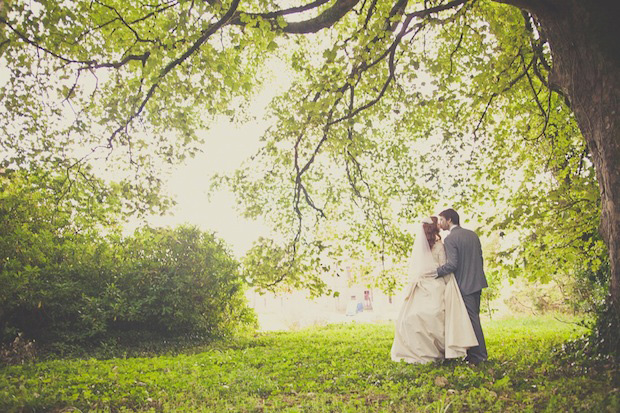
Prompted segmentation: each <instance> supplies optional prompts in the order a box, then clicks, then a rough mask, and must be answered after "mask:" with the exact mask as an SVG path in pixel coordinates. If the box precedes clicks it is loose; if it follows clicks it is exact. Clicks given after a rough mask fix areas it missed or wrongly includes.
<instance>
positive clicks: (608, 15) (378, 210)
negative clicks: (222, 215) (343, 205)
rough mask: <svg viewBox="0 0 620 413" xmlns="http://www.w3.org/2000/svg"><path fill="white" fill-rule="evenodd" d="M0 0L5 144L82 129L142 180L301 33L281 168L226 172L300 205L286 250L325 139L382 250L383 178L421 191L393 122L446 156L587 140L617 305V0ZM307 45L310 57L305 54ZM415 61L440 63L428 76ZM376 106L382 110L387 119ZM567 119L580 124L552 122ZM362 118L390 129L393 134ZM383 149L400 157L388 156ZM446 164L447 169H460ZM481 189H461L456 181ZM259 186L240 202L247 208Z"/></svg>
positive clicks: (278, 144)
mask: <svg viewBox="0 0 620 413" xmlns="http://www.w3.org/2000/svg"><path fill="white" fill-rule="evenodd" d="M7 4H8V7H2V9H1V11H0V16H1V17H0V24H1V25H2V26H0V27H2V32H1V33H2V34H1V35H2V36H3V37H2V39H0V53H2V56H3V59H4V60H5V61H6V62H7V67H8V68H9V70H10V71H11V76H10V77H9V81H8V83H7V84H6V85H5V86H4V87H3V90H2V96H3V100H2V101H3V103H2V106H3V109H2V111H3V115H4V116H5V119H9V120H10V123H7V125H5V126H4V129H3V130H4V132H3V134H4V139H3V147H4V148H5V150H10V151H13V153H14V154H16V156H15V157H13V160H12V162H16V161H17V160H21V161H23V162H27V161H29V160H30V159H31V158H32V157H37V158H42V157H43V156H42V154H44V153H58V147H59V145H66V144H67V143H74V142H76V141H77V142H80V143H81V144H82V145H84V146H87V145H90V146H91V147H92V148H93V151H92V152H89V153H88V154H87V156H88V157H91V158H92V157H94V156H96V155H95V154H97V153H101V152H102V151H103V152H104V153H105V154H106V156H107V155H108V154H109V153H111V152H110V151H112V150H113V149H114V150H115V151H118V148H119V147H120V148H124V149H125V151H124V153H125V155H126V157H127V158H126V159H128V161H129V162H128V164H130V165H133V166H135V167H136V168H137V169H139V168H140V167H142V168H143V169H146V174H145V175H146V176H147V177H149V178H150V179H147V180H146V182H154V181H156V179H154V176H155V175H156V173H155V172H156V170H155V168H154V166H153V163H151V161H150V160H151V159H153V158H152V156H151V155H153V154H154V155H156V156H159V157H160V158H161V159H165V160H169V161H170V162H174V161H175V160H176V159H178V157H181V158H182V157H183V156H186V155H187V154H188V152H189V154H191V152H192V151H193V150H194V149H192V148H194V146H193V145H192V142H194V141H195V139H196V133H195V132H196V130H197V129H198V128H200V127H205V126H208V123H209V121H210V120H211V119H213V116H215V115H216V114H227V115H229V116H231V117H234V114H235V113H236V112H237V111H235V108H236V107H237V106H238V105H239V104H240V100H239V99H238V98H239V97H241V98H242V99H241V101H243V99H248V98H250V97H251V93H252V91H253V90H254V87H255V86H256V85H257V84H259V83H260V80H261V79H260V77H259V76H257V74H258V73H259V72H258V69H259V68H260V66H261V64H262V63H263V62H264V60H265V58H266V56H268V55H270V54H275V53H279V51H280V50H281V47H280V45H284V44H285V42H288V43H287V44H297V45H299V47H300V48H299V49H297V50H298V51H296V52H293V53H292V54H291V56H290V59H291V65H292V67H293V69H294V70H295V71H296V73H297V74H298V76H299V79H301V80H298V81H296V82H295V83H294V85H293V86H292V88H291V90H290V91H289V92H288V93H287V95H286V96H285V97H283V98H282V99H280V100H277V101H275V102H274V104H273V105H272V108H273V114H274V115H275V116H276V118H277V119H278V128H277V130H272V131H271V132H270V133H269V134H268V136H267V137H266V140H267V144H266V146H265V148H264V149H263V152H264V153H268V155H269V156H273V157H274V159H277V160H278V161H277V163H276V166H275V167H274V175H273V176H274V177H275V176H278V173H280V175H281V177H288V180H287V181H282V180H276V179H272V180H271V181H267V182H265V183H262V184H259V183H256V182H249V181H247V180H245V181H244V179H242V178H244V176H243V175H242V174H240V175H239V176H238V177H237V178H239V179H237V180H236V183H235V185H236V186H237V187H239V188H245V189H252V186H253V185H254V186H256V185H265V186H266V187H270V188H271V189H274V190H275V191H279V192H280V193H283V192H286V193H287V194H289V196H288V199H289V200H290V201H289V202H288V203H287V202H286V201H282V203H280V204H279V205H278V208H288V210H289V211H292V213H291V214H290V215H289V216H288V219H289V220H290V219H294V220H296V222H297V225H296V229H295V230H294V231H293V237H292V238H293V241H294V242H293V244H292V245H293V252H292V253H295V248H296V245H298V243H299V241H300V239H301V236H302V235H301V234H302V231H301V230H302V221H301V218H302V216H303V215H304V213H306V214H307V212H308V211H310V212H314V213H316V214H318V216H322V215H324V214H325V212H326V208H327V205H329V204H330V202H333V201H335V200H337V199H338V198H337V197H331V198H330V196H331V195H333V192H332V193H331V195H330V193H329V191H327V192H325V193H323V195H325V194H327V196H323V197H319V195H318V194H319V192H318V191H317V190H316V188H317V185H316V184H317V182H319V181H320V180H321V179H324V178H326V175H327V174H328V173H329V172H328V168H321V165H319V163H320V160H321V159H320V156H323V159H326V158H327V159H332V160H335V161H336V163H337V164H339V165H340V166H341V173H342V174H343V175H344V176H346V178H347V179H348V182H349V183H350V185H349V188H348V190H349V191H350V192H351V193H352V194H353V198H354V199H355V200H356V202H358V203H359V205H360V207H361V210H362V211H363V213H364V216H365V217H366V218H367V220H368V222H370V225H369V227H368V231H367V232H366V241H367V242H369V243H370V244H373V245H377V246H378V249H379V250H381V251H385V250H387V249H389V248H390V245H392V246H393V247H394V248H395V249H402V246H403V243H402V242H401V241H402V239H404V238H402V237H401V238H400V241H399V237H396V238H394V237H391V236H389V233H390V231H388V230H387V229H390V228H389V227H390V223H389V222H390V216H388V215H389V214H388V212H387V211H388V208H387V205H388V204H389V201H388V198H389V197H386V196H384V195H385V194H386V193H387V194H388V195H389V194H394V193H395V192H396V191H399V190H402V188H403V187H409V188H410V190H411V192H412V193H413V194H415V195H416V196H415V197H410V198H409V199H408V200H406V201H407V202H416V203H415V208H418V209H423V208H422V207H421V206H420V205H421V203H423V202H425V201H423V199H428V197H432V193H429V191H428V188H427V187H425V186H424V185H414V184H412V181H411V179H409V180H407V177H406V174H407V173H408V172H412V173H413V172H414V171H415V170H416V168H418V169H419V164H418V165H417V166H416V165H415V164H413V163H411V162H407V161H406V160H403V158H405V157H406V155H407V154H408V153H409V152H408V150H409V149H408V147H407V142H406V141H407V136H403V135H407V134H410V135H411V136H410V138H411V139H414V138H415V137H416V136H421V135H426V134H435V135H439V134H440V135H441V136H443V142H448V143H449V144H448V145H446V146H447V148H448V149H447V150H448V153H446V156H447V158H448V159H449V160H451V161H454V162H455V163H458V161H459V156H461V155H462V153H463V152H462V151H459V150H457V149H458V148H459V147H461V146H463V147H467V148H469V153H470V155H471V157H470V159H477V160H479V161H480V162H481V163H482V164H484V163H485V159H487V158H485V156H482V155H476V153H482V154H484V155H489V157H490V159H494V160H497V159H501V157H499V156H498V154H501V153H504V154H505V153H506V151H508V150H510V149H514V148H516V147H518V142H519V141H520V142H523V143H524V146H527V147H529V148H531V147H532V145H533V144H532V142H530V141H527V140H526V139H529V140H531V141H534V143H540V144H541V145H544V143H543V141H546V142H547V143H550V144H551V146H553V144H554V142H555V140H556V138H558V139H560V138H561V139H563V140H564V141H569V143H567V144H566V145H564V147H566V148H571V150H572V148H576V147H578V146H579V145H580V142H583V140H584V139H585V142H586V144H587V148H583V149H584V150H583V151H581V152H578V153H577V154H576V155H574V156H573V155H572V154H571V153H572V152H571V153H566V154H564V155H566V156H565V158H567V159H568V161H570V159H579V160H580V161H581V164H583V165H584V167H583V168H580V171H579V174H584V173H585V172H584V171H585V170H587V169H588V167H589V166H590V165H589V163H590V162H591V165H592V166H593V168H594V170H595V171H596V178H597V180H598V185H599V195H600V209H601V225H600V233H601V236H602V238H603V240H604V242H605V244H606V246H607V249H608V254H609V262H610V267H611V277H610V291H611V296H612V300H613V302H614V303H615V305H616V311H618V309H619V308H620V245H619V243H620V219H619V218H620V200H619V199H618V197H619V196H620V195H619V194H620V188H619V186H620V171H619V170H618V168H617V167H616V162H617V161H616V160H617V159H619V158H618V155H620V154H619V151H620V145H619V144H618V134H619V128H620V126H619V121H618V117H617V116H616V113H617V111H618V101H619V99H618V93H619V90H620V70H618V68H619V59H620V57H619V56H620V53H619V51H618V46H617V42H615V39H617V38H618V31H619V29H618V26H617V25H616V24H615V21H614V16H616V15H617V12H618V8H619V6H618V3H617V2H616V1H613V0H589V1H579V0H546V1H535V0H496V1H491V0H486V1H485V0H452V1H447V0H424V1H421V0H420V1H407V0H396V1H391V2H390V1H382V0H369V1H363V2H361V1H359V0H334V1H328V0H316V1H314V2H310V3H307V4H304V5H300V6H295V7H290V8H281V7H279V6H278V5H277V4H275V3H273V2H270V1H262V0H259V1H246V2H243V3H242V2H240V0H230V1H218V0H211V1H210V0H208V1H206V2H196V1H189V0H179V1H174V0H162V1H159V2H154V3H149V4H144V3H142V2H138V1H136V2H119V1H111V0H97V1H92V2H91V1H77V2H74V4H73V5H72V7H71V8H68V7H65V6H63V5H62V4H60V5H58V4H56V2H48V1H41V2H39V3H34V4H35V5H36V6H37V7H32V6H30V4H33V3H31V2H20V1H12V2H10V3H5V6H6V5H7ZM319 32H325V33H326V35H325V36H322V37H320V36H318V35H317V34H315V33H319ZM313 42H314V43H313ZM317 45H319V49H320V55H319V56H320V58H321V60H320V62H316V61H311V60H310V59H309V58H308V57H309V55H308V53H307V52H308V51H311V50H312V49H316V46H317ZM423 74H433V75H434V76H435V77H436V78H437V79H438V80H437V81H436V82H435V83H434V84H432V85H430V86H429V85H423V84H422V82H421V76H422V75H423ZM86 76H90V77H91V78H92V82H91V84H89V83H88V82H84V81H83V78H84V77H86ZM43 92H45V93H46V97H50V96H51V97H58V99H57V100H56V101H53V100H52V101H53V102H55V103H50V102H47V103H46V104H45V105H42V100H41V99H37V96H38V95H39V94H40V93H43ZM33 95H34V96H33ZM52 95H53V96H52ZM69 104H70V105H71V107H75V108H78V109H77V110H76V111H75V114H74V115H73V114H72V115H71V119H72V123H71V124H70V125H69V126H67V125H66V124H63V123H62V122H60V121H59V119H61V118H63V116H62V115H63V110H65V112H66V108H67V107H68V105H69ZM63 108H64V109H63ZM204 112H206V117H205V115H204ZM396 112H398V113H396ZM571 112H572V113H574V119H573V118H572V116H573V115H572V114H571ZM414 115H415V116H416V117H415V118H414V117H412V116H414ZM421 116H423V117H421ZM375 120H378V121H381V122H387V124H391V125H393V129H392V130H393V131H394V132H395V133H390V132H386V130H387V129H386V128H385V127H384V128H380V127H378V126H377V125H376V124H373V121H375ZM575 122H576V124H577V125H578V127H579V130H574V131H572V132H570V135H566V134H561V133H560V132H563V133H565V132H567V131H569V130H570V129H571V127H570V125H571V124H574V123H575ZM8 125H10V126H8ZM459 125H460V126H459ZM463 125H466V126H463ZM526 126H527V127H526ZM93 131H96V133H92V132H93ZM579 131H580V132H581V133H579ZM373 134H376V136H381V137H389V138H390V139H388V140H387V142H390V145H386V144H382V143H381V141H380V140H379V139H375V137H376V136H375V135H373ZM492 134H497V136H494V135H492ZM510 135H512V137H513V138H514V137H515V136H516V137H519V139H520V140H518V139H517V140H515V139H509V138H510ZM84 136H87V137H88V138H85V137H84ZM147 136H152V137H153V138H152V139H147V138H146V137H147ZM33 137H36V139H35V140H32V138H33ZM60 138H62V139H60ZM173 138H176V140H174V139H173ZM440 141H441V140H440ZM172 142H177V143H178V142H180V145H179V144H174V143H172ZM481 142H485V143H491V145H492V149H493V150H489V149H488V148H486V147H484V146H483V145H481ZM183 148H185V150H183ZM393 148H396V149H393ZM380 149H381V150H384V151H386V152H383V155H382V156H379V155H378V154H380V151H379V150H380ZM115 153H116V152H115ZM368 153H372V156H374V157H372V156H366V155H367V154H368ZM521 153H522V152H521ZM386 154H387V155H388V156H385V155H386ZM556 155H558V156H560V157H561V156H562V154H556ZM20 156H21V157H20ZM391 159H395V160H396V161H395V162H398V161H403V162H400V163H399V166H402V165H408V167H410V168H411V170H410V171H409V170H407V169H406V168H401V169H399V170H394V169H393V167H394V164H390V162H392V161H391ZM514 159H515V158H513V160H514ZM555 159H556V160H557V159H558V158H557V157H556V158H555ZM46 160H50V159H47V158H46ZM52 160H53V159H52ZM420 160H423V159H422V158H420ZM364 162H366V164H364ZM365 165H371V166H372V167H373V168H374V166H375V165H377V166H380V167H381V168H383V169H382V171H383V172H385V174H384V175H383V176H391V177H392V178H393V179H394V182H396V183H397V184H394V185H392V183H391V182H389V181H385V180H383V181H379V182H377V181H373V179H372V177H371V176H370V175H372V174H368V173H367V172H366V171H365V169H364V166H365ZM465 166H466V165H465ZM486 166H489V167H488V168H487V167H486ZM429 168H431V167H429ZM367 169H368V168H367ZM371 169H372V168H371ZM478 169H483V168H478ZM499 169H501V168H497V167H494V166H493V165H485V168H484V170H485V171H487V172H485V173H481V172H480V171H473V172H474V174H477V175H478V177H486V178H493V180H494V181H501V178H502V175H501V172H498V170H499ZM560 169H562V168H557V170H560ZM557 170H556V172H557ZM290 171H292V173H290ZM418 172H421V173H422V174H425V173H429V172H431V175H432V171H429V170H424V168H422V171H420V170H418ZM542 172H543V171H542V170H541V171H540V173H542ZM452 178H454V179H456V180H457V181H456V183H457V184H458V182H459V181H458V180H459V179H462V178H460V177H458V176H455V177H452ZM407 185H408V186H407ZM291 188H292V189H291ZM470 188H471V187H470ZM254 189H255V188H254ZM313 190H314V191H315V192H314V193H313ZM155 192H156V191H155ZM480 194H483V195H484V191H481V190H475V189H471V191H470V193H469V194H465V195H467V197H466V198H467V199H472V198H474V197H475V196H476V195H480ZM416 200H417V201H416ZM246 201H247V200H242V202H246ZM319 201H321V202H319ZM259 202H260V200H259V199H255V202H254V204H253V205H250V204H248V206H249V207H250V212H251V211H252V208H254V210H256V208H257V205H259ZM263 206H266V207H269V205H266V204H263ZM413 211H414V209H409V210H407V211H405V212H402V213H401V215H405V216H406V215H409V216H411V215H412V214H413ZM339 213H342V214H344V211H343V210H341V211H340V212H339ZM392 229H393V228H392ZM373 234H374V235H373Z"/></svg>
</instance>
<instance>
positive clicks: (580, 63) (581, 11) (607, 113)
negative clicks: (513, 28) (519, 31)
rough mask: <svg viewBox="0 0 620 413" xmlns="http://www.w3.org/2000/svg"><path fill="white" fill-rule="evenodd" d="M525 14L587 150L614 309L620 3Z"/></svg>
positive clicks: (619, 288)
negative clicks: (544, 45)
mask: <svg viewBox="0 0 620 413" xmlns="http://www.w3.org/2000/svg"><path fill="white" fill-rule="evenodd" d="M532 3H534V4H533V6H532V8H531V9H530V12H532V13H533V14H534V16H535V17H536V18H537V19H538V21H539V23H540V25H541V27H542V29H543V30H544V33H543V35H544V36H546V37H547V40H548V41H549V45H550V48H551V54H552V58H553V69H552V73H551V76H550V79H549V81H550V83H553V84H555V85H556V86H558V87H559V88H560V89H561V90H562V91H564V93H565V94H566V96H568V98H569V100H570V104H571V107H572V109H573V110H574V112H575V117H576V119H577V122H578V124H579V127H580V129H581V132H582V133H583V136H584V137H585V139H586V141H587V144H588V147H589V149H590V151H591V153H592V159H593V162H594V166H595V168H596V174H597V178H598V182H599V187H600V192H601V209H602V213H601V223H600V232H601V235H602V237H603V239H604V240H605V243H606V244H607V247H608V249H609V259H610V263H611V282H610V292H611V298H612V303H613V305H614V307H615V311H616V312H617V313H618V312H620V167H619V164H620V48H619V45H620V42H619V40H618V39H620V24H619V22H618V20H617V19H618V17H619V16H620V1H618V0H547V1H536V2H532Z"/></svg>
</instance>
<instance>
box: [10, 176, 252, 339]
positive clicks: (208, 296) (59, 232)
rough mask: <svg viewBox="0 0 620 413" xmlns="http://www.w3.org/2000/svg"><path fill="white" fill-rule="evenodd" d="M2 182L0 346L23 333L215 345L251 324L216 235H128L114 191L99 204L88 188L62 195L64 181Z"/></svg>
mask: <svg viewBox="0 0 620 413" xmlns="http://www.w3.org/2000/svg"><path fill="white" fill-rule="evenodd" d="M0 178H1V179H2V182H1V183H2V186H1V187H0V197H1V200H2V202H0V228H1V230H2V234H3V236H2V237H1V238H0V254H1V255H0V256H1V257H2V261H1V262H0V282H1V283H2V285H3V288H2V291H0V328H1V330H0V334H1V336H0V338H1V340H2V342H5V343H6V342H11V341H13V339H14V338H15V336H16V335H17V334H18V333H19V332H22V333H23V334H24V338H25V339H28V340H33V339H34V340H36V341H37V343H39V344H42V345H51V344H54V345H55V346H57V347H58V348H60V349H62V346H63V345H70V344H82V345H83V344H85V343H92V342H93V341H95V340H110V339H114V337H116V336H118V335H119V334H126V332H131V333H132V334H138V333H140V332H150V333H151V334H159V335H169V336H178V335H188V334H193V335H200V336H202V337H207V338H208V337H215V336H221V335H225V334H230V333H232V332H234V331H236V330H237V329H238V328H240V327H241V326H243V325H248V324H249V325H252V323H253V322H254V316H253V314H252V312H251V310H250V309H249V308H248V307H247V305H246V302H245V298H244V296H243V288H244V286H243V282H242V280H241V278H240V276H239V273H238V263H237V262H236V260H235V259H234V258H233V257H232V256H231V254H230V252H229V251H228V250H227V248H226V246H225V245H224V244H223V243H222V242H221V241H220V240H218V239H216V238H215V236H214V235H213V234H208V233H204V232H201V231H200V230H198V229H196V228H192V227H178V228H175V229H150V228H144V229H140V230H137V231H136V232H135V233H134V234H133V235H132V236H127V237H122V236H121V235H120V234H119V232H118V231H117V230H115V227H114V226H113V223H114V222H115V219H116V214H117V213H118V211H119V209H120V206H119V201H118V200H119V197H118V195H116V194H115V193H114V192H110V193H109V196H108V197H107V198H102V197H101V194H102V192H101V191H98V190H97V191H96V195H95V194H91V193H89V192H88V189H89V186H88V185H85V183H84V182H83V181H81V182H75V183H74V184H73V186H72V192H70V193H65V194H64V196H63V197H62V198H58V197H57V195H58V192H56V191H55V190H54V189H55V187H54V185H56V183H57V181H62V179H63V177H62V176H60V177H59V176H55V175H54V174H51V173H47V174H44V173H42V172H41V171H33V172H32V173H27V172H25V171H22V172H8V173H5V174H4V175H2V176H1V177H0ZM93 182H96V181H93ZM59 185H62V183H60V184H59ZM91 197H95V198H96V199H97V201H93V202H91V203H89V202H84V200H86V201H88V200H89V199H91ZM59 346H60V347H59Z"/></svg>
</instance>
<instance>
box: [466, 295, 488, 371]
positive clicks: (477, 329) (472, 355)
mask: <svg viewBox="0 0 620 413" xmlns="http://www.w3.org/2000/svg"><path fill="white" fill-rule="evenodd" d="M480 293H481V291H477V292H475V293H473V294H468V295H464V296H463V301H464V302H465V308H467V314H468V315H469V319H470V320H471V325H472V327H473V328H474V333H476V338H477V339H478V346H476V347H472V348H470V349H469V350H467V358H468V359H469V361H471V362H473V363H478V362H481V361H484V360H486V359H487V358H488V355H487V345H486V343H485V342H484V334H483V333H482V326H481V325H480Z"/></svg>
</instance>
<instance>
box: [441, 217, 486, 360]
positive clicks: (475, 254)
mask: <svg viewBox="0 0 620 413" xmlns="http://www.w3.org/2000/svg"><path fill="white" fill-rule="evenodd" d="M444 245H445V248H446V258H447V260H446V264H445V265H442V266H441V267H439V268H437V276H439V277H443V276H445V275H448V274H450V273H454V278H455V279H456V283H457V284H458V286H459V289H460V290H461V295H462V296H463V301H464V302H465V307H466V308H467V313H468V314H469V319H470V320H471V324H472V327H473V328H474V332H475V333H476V338H477V339H478V346H477V347H473V348H471V349H469V350H467V358H468V359H469V360H470V361H472V362H474V363H477V362H480V361H484V360H486V359H487V348H486V344H485V342H484V334H483V333H482V327H481V325H480V293H481V291H482V289H483V288H486V287H488V286H489V285H488V284H487V279H486V277H485V275H484V269H483V259H482V246H481V245H480V238H478V235H476V233H475V232H473V231H470V230H468V229H464V228H461V227H460V226H458V225H457V226H455V227H453V228H452V229H451V230H450V234H449V235H448V236H447V237H446V239H445V241H444Z"/></svg>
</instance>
